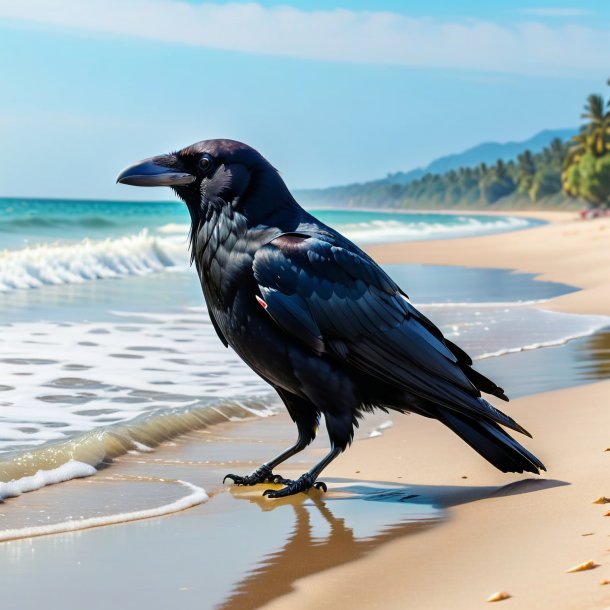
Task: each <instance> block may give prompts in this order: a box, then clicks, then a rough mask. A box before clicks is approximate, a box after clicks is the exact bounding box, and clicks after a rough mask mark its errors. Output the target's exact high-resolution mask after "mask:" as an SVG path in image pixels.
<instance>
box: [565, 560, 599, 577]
mask: <svg viewBox="0 0 610 610" xmlns="http://www.w3.org/2000/svg"><path fill="white" fill-rule="evenodd" d="M596 567H597V564H596V563H595V562H594V561H593V560H591V561H585V562H584V563H580V564H578V565H577V566H573V567H571V568H570V569H569V570H566V573H567V574H569V573H571V572H584V571H585V570H592V569H593V568H596Z"/></svg>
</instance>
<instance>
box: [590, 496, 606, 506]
mask: <svg viewBox="0 0 610 610" xmlns="http://www.w3.org/2000/svg"><path fill="white" fill-rule="evenodd" d="M609 503H610V498H606V496H600V497H599V498H597V500H593V504H609Z"/></svg>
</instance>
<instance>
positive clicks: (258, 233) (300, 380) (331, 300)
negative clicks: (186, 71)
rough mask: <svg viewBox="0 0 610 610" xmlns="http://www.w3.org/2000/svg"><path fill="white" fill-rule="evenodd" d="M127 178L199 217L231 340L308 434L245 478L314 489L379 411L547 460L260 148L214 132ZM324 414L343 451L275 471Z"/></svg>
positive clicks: (239, 479)
mask: <svg viewBox="0 0 610 610" xmlns="http://www.w3.org/2000/svg"><path fill="white" fill-rule="evenodd" d="M117 182H120V183H123V184H132V185H135V186H170V187H172V188H173V189H174V191H175V192H176V193H177V194H178V196H179V197H180V198H181V199H182V200H183V201H184V202H185V203H186V205H187V207H188V210H189V213H190V216H191V233H190V248H191V260H192V261H194V262H195V266H196V268H197V273H198V275H199V279H200V281H201V286H202V288H203V295H204V297H205V301H206V304H207V307H208V312H209V316H210V319H211V321H212V324H213V325H214V328H215V329H216V332H217V333H218V337H219V338H220V340H221V341H222V343H224V345H225V347H228V346H231V347H232V348H233V349H234V350H235V351H236V352H237V354H238V355H239V356H240V357H241V358H242V360H244V362H245V363H246V364H247V365H248V366H249V367H250V368H252V369H253V370H254V371H255V372H256V373H257V374H258V375H260V376H261V377H262V378H263V379H264V380H265V381H267V382H268V383H269V384H270V385H271V386H272V387H273V388H274V389H275V390H276V391H277V393H278V394H279V396H280V398H281V399H282V401H283V402H284V404H285V406H286V408H287V409H288V413H289V414H290V416H291V417H292V419H293V420H294V422H295V423H296V425H297V429H298V440H297V442H296V443H295V445H294V446H292V447H290V448H289V449H287V450H286V451H284V452H283V453H282V454H280V455H278V456H277V457H276V458H274V459H272V460H270V461H268V462H266V463H265V464H263V465H262V466H261V467H260V468H258V469H257V470H256V471H255V472H254V473H252V474H251V475H248V476H238V475H235V474H228V475H227V476H226V477H225V479H226V478H230V479H232V480H233V481H234V482H235V483H236V484H238V485H254V484H257V483H264V482H281V483H283V484H284V485H285V487H283V488H282V489H280V490H277V491H275V490H267V491H265V494H266V495H268V496H270V497H274V498H277V497H283V496H288V495H291V494H294V493H298V492H301V491H305V490H307V489H309V488H311V487H317V488H322V489H326V486H325V485H324V483H322V482H319V481H318V482H317V478H318V476H319V475H320V473H321V472H322V470H323V469H324V468H325V467H326V466H327V465H328V464H329V463H330V462H331V461H332V460H334V459H335V458H336V457H337V456H338V455H339V454H340V453H341V452H342V451H344V450H345V449H346V447H347V446H348V445H349V444H350V443H351V441H352V438H353V435H354V426H357V425H358V419H359V418H361V417H362V416H363V414H364V413H365V412H367V411H373V410H374V409H377V408H379V409H384V410H387V409H392V410H395V411H400V412H402V413H406V412H413V413H418V414H420V415H423V416H425V417H432V418H435V419H438V420H439V421H441V422H442V423H443V424H445V425H446V426H448V427H449V428H451V430H453V431H454V432H455V433H456V434H458V435H459V436H460V437H461V438H462V439H463V440H464V441H466V442H467V443H468V444H469V445H470V446H471V447H472V448H473V449H474V450H475V451H477V452H478V453H479V454H481V455H482V456H483V457H484V458H485V459H486V460H488V461H489V462H491V463H492V464H493V465H494V466H495V467H496V468H498V469H500V470H501V471H503V472H524V471H528V472H534V473H536V474H538V473H539V470H540V469H544V466H543V464H542V463H541V462H540V461H539V460H538V459H537V458H536V457H535V456H534V455H532V454H531V453H530V452H529V451H528V450H527V449H525V448H524V447H522V446H521V445H520V444H519V443H518V442H517V441H515V440H514V439H513V438H512V437H511V436H509V435H508V434H507V433H506V432H505V431H504V430H503V428H501V426H505V427H507V428H511V429H512V430H516V431H517V432H521V433H523V434H526V435H528V436H531V435H530V434H529V433H528V432H527V431H526V430H524V429H523V428H522V427H521V426H520V425H519V424H517V423H516V422H515V421H514V420H513V419H511V418H510V417H509V416H508V415H505V414H504V413H502V412H501V411H499V410H498V409H496V408H495V407H493V406H492V405H491V404H489V403H488V402H487V401H486V400H484V399H483V398H482V397H481V392H486V393H488V394H492V395H494V396H497V397H498V398H501V399H503V400H508V398H507V397H506V396H505V394H504V390H502V388H500V387H498V386H497V385H496V384H495V383H494V382H493V381H491V380H489V379H487V378H486V377H484V376H483V375H481V374H480V373H477V372H476V371H475V370H474V369H473V368H471V367H472V360H471V359H470V357H469V356H468V355H467V354H466V353H465V352H464V351H462V350H461V349H460V348H459V347H458V346H457V345H455V344H454V343H452V342H451V341H449V340H448V339H446V338H445V337H443V334H442V333H441V331H440V330H439V329H438V328H437V327H436V326H435V325H434V324H433V323H432V322H431V321H430V320H429V319H428V318H426V317H425V316H424V315H423V314H422V313H420V312H419V311H418V310H417V309H416V308H415V307H414V306H413V305H412V303H411V302H410V300H409V298H408V297H407V295H406V294H405V293H404V292H403V291H402V290H401V288H399V287H398V286H397V285H396V283H395V282H394V281H393V280H392V279H391V278H390V277H389V276H388V275H387V274H386V273H385V272H384V271H383V270H382V269H381V268H380V267H379V266H378V265H377V264H376V263H375V261H373V260H372V259H371V258H370V257H369V256H368V255H367V254H366V253H365V252H363V251H362V250H361V249H360V248H358V246H356V245H354V244H353V243H352V242H350V241H349V240H348V239H346V238H345V237H343V236H342V235H341V234H339V233H337V231H335V230H333V229H331V228H330V227H327V226H326V225H325V224H323V223H322V222H320V221H319V220H317V219H316V218H315V217H314V216H312V215H311V214H309V213H308V212H306V211H305V210H304V209H303V208H301V207H300V206H299V205H298V203H297V202H296V201H295V199H294V198H293V197H292V195H291V194H290V192H289V191H288V188H287V187H286V185H285V184H284V181H283V180H282V178H281V177H280V175H279V174H278V172H277V171H276V170H275V169H274V168H273V167H272V166H271V165H270V164H269V162H268V161H266V160H265V159H264V158H263V156H262V155H260V154H259V153H258V152H257V151H256V150H254V149H253V148H251V147H249V146H247V145H246V144H242V143H241V142H236V141H233V140H205V141H203V142H199V143H197V144H193V145H192V146H188V147H187V148H184V149H183V150H180V151H178V152H175V153H171V154H167V155H161V156H157V157H152V158H150V159H146V160H145V161H141V162H139V163H136V164H134V165H131V166H130V167H128V168H126V169H125V170H124V171H123V172H122V173H121V174H120V175H119V177H118V178H117ZM322 414H323V415H324V419H325V421H326V427H327V429H328V435H329V437H330V441H331V445H332V446H331V450H330V452H329V453H328V455H326V457H325V458H324V459H323V460H322V461H321V462H320V463H319V464H317V465H316V466H314V467H313V468H312V469H311V470H309V471H308V472H306V473H305V474H303V475H302V476H301V477H300V478H299V479H297V480H295V481H289V480H287V479H283V478H282V477H280V476H277V475H275V474H274V473H273V469H274V468H275V467H276V466H278V464H281V463H282V462H283V461H285V460H286V459H288V458H289V457H291V456H293V455H295V454H296V453H298V452H299V451H301V450H303V449H304V448H305V447H306V446H307V445H309V443H311V442H312V441H313V439H314V438H315V435H316V430H317V425H318V421H319V419H320V415H322Z"/></svg>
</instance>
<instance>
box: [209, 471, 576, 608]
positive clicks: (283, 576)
mask: <svg viewBox="0 0 610 610" xmlns="http://www.w3.org/2000/svg"><path fill="white" fill-rule="evenodd" d="M330 483H331V486H330V492H329V493H328V494H323V493H322V492H319V491H317V490H312V491H311V492H310V493H309V494H298V495H296V496H291V497H288V498H282V499H279V500H270V499H269V498H265V497H263V496H262V495H261V490H262V489H263V487H262V486H257V487H255V488H247V489H244V488H240V487H232V488H231V494H232V495H233V497H234V498H235V499H237V500H240V501H244V500H246V501H248V502H250V503H253V504H255V505H256V506H258V508H260V509H261V510H262V511H264V512H268V511H275V510H286V509H287V508H288V507H291V508H292V510H293V511H294V525H293V528H292V531H291V532H290V534H289V535H288V537H287V539H286V541H285V543H284V544H283V546H281V547H280V548H278V549H277V550H275V551H273V552H272V553H270V554H268V555H266V556H264V557H263V558H262V559H261V560H260V561H259V562H258V564H257V565H256V566H255V567H254V568H253V569H252V570H251V571H250V572H249V573H248V574H247V575H246V576H245V577H244V578H243V579H242V580H241V581H240V582H239V583H238V584H237V585H236V586H235V588H234V589H233V591H232V592H231V594H230V595H229V596H228V598H227V599H226V600H225V601H224V602H223V603H222V604H220V605H219V606H218V608H219V609H221V610H228V609H229V608H230V609H231V610H254V609H255V608H260V607H262V606H264V605H265V604H267V603H269V602H270V601H271V600H273V599H275V598H277V597H279V596H281V595H285V594H287V593H289V592H290V591H292V590H293V585H294V583H295V582H296V581H297V580H299V579H301V578H304V577H306V576H309V575H311V574H315V573H317V572H321V571H324V570H328V569H330V568H333V567H336V566H340V565H343V564H346V563H348V562H351V561H355V560H357V559H359V558H361V557H363V556H364V555H366V554H368V553H370V552H371V551H373V550H375V549H377V548H378V547H380V546H381V545H383V544H385V543H387V542H389V541H390V540H394V539H396V538H399V537H402V536H405V535H408V534H413V533H416V532H421V531H423V530H425V529H427V528H430V527H434V525H435V524H437V523H438V522H439V521H441V520H442V519H443V518H444V516H445V509H448V508H450V507H452V506H457V505H460V504H466V503H468V502H475V501H478V500H483V499H485V498H492V497H502V496H509V495H515V494H524V493H532V492H535V491H542V490H545V489H550V488H553V487H558V486H563V485H568V483H566V482H564V481H556V480H549V479H524V480H522V481H518V482H516V483H511V484H509V485H505V486H501V487H498V486H468V485H459V486H457V485H456V486H440V485H439V486H431V485H413V486H407V485H404V486H399V485H396V484H395V483H366V482H361V483H359V482H355V481H345V480H341V479H332V480H331V481H330ZM267 487H269V486H267ZM320 530H322V531H323V532H324V534H325V535H323V536H320V535H319V531H320Z"/></svg>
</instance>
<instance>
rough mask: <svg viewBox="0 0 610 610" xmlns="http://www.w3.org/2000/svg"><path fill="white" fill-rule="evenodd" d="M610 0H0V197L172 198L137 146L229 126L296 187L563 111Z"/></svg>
mask: <svg viewBox="0 0 610 610" xmlns="http://www.w3.org/2000/svg"><path fill="white" fill-rule="evenodd" d="M608 58H610V3H606V2H604V1H601V0H600V1H598V2H578V3H576V2H561V1H554V2H542V1H538V2H536V1H534V0H532V2H524V1H521V0H516V1H513V2H481V1H478V2H477V1H475V0H464V1H462V2H459V3H457V2H454V1H451V2H450V1H448V0H446V1H445V0H444V1H436V2H431V1H428V2H419V1H403V2H398V1H392V0H379V1H375V2H374V1H372V0H359V1H352V2H348V1H346V0H343V1H341V0H340V1H336V2H323V1H322V0H310V1H308V2H289V1H281V2H280V1H272V0H268V1H260V2H258V3H252V2H249V3H246V2H232V3H228V2H214V3H209V2H185V1H184V0H104V1H102V0H21V1H20V2H15V1H14V0H0V74H1V75H2V89H1V92H2V93H1V94H0V143H1V145H0V168H2V169H0V196H2V195H6V196H47V197H73V198H79V197H91V198H110V199H122V198H137V199H143V198H152V199H160V198H161V199H167V198H169V197H171V196H170V194H169V193H168V192H164V190H162V189H150V190H146V191H144V190H142V189H128V188H127V187H124V186H117V185H115V184H114V178H115V176H116V174H117V173H118V171H119V170H120V169H121V168H122V167H123V166H124V165H126V164H128V163H131V162H132V161H135V160H137V159H140V158H143V157H146V156H150V155H153V154H158V153H162V152H166V151H169V150H172V149H177V148H181V147H183V146H185V145H187V144H190V143H192V142H195V141H197V140H201V139H206V138H211V137H230V138H235V139H238V140H242V141H245V142H248V143H249V144H251V145H253V146H255V147H256V148H258V149H259V150H260V151H261V152H262V153H263V154H264V155H265V156H267V158H268V159H269V160H270V161H271V162H272V163H273V164H274V165H275V166H276V167H277V168H278V169H279V170H280V171H281V172H282V174H283V175H284V177H285V179H286V181H287V182H288V184H289V186H291V187H294V188H298V187H315V186H327V185H332V184H342V183H347V182H354V181H364V180H368V179H371V178H375V177H379V176H383V175H385V174H386V173H388V172H393V171H397V170H401V169H402V170H407V169H411V168H413V167H417V166H421V165H424V164H426V163H427V162H429V161H431V160H432V159H434V158H436V157H438V156H440V155H443V154H447V153H451V152H458V151H460V150H463V149H465V148H468V147H470V146H472V145H475V144H478V143H480V142H482V141H489V140H496V141H507V140H520V139H525V138H527V137H529V136H531V135H533V134H534V133H536V132H538V131H540V130H542V129H545V128H560V127H572V126H575V125H577V124H578V122H579V114H580V111H581V108H582V105H583V103H584V100H585V98H586V96H587V95H588V94H589V93H590V92H603V93H605V91H604V90H605V89H607V88H606V86H605V81H606V78H607V77H608V76H610V62H609V61H608Z"/></svg>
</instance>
